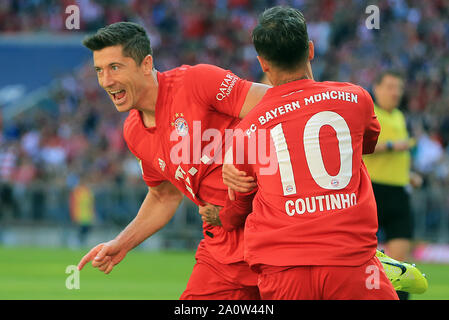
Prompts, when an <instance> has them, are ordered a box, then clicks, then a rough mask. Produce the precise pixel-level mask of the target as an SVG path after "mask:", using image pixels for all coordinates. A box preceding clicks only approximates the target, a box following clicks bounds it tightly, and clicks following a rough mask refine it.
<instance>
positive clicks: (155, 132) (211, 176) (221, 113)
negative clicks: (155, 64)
mask: <svg viewBox="0 0 449 320" xmlns="http://www.w3.org/2000/svg"><path fill="white" fill-rule="evenodd" d="M157 80H158V84H159V89H158V97H157V102H156V107H155V117H156V126H155V127H152V128H146V127H145V126H144V124H143V121H142V118H141V115H140V112H139V111H137V110H132V111H131V112H130V113H129V116H128V117H127V119H126V121H125V124H124V137H125V140H126V142H127V144H128V147H129V149H130V150H131V152H132V153H133V154H134V155H135V156H136V157H137V158H138V159H139V160H140V162H141V166H142V174H143V179H144V180H145V182H146V184H147V185H148V186H150V187H153V186H157V185H159V184H160V183H161V182H163V181H170V182H171V183H172V184H173V185H174V186H176V187H177V188H178V189H179V190H181V191H182V192H183V193H184V194H185V195H186V196H187V197H189V198H190V199H191V200H192V201H194V202H195V203H196V204H198V205H201V204H204V202H208V203H212V204H215V205H221V206H224V204H225V200H226V195H227V187H226V186H225V185H224V184H223V180H222V177H221V164H222V158H223V156H222V150H223V149H222V148H223V143H224V139H223V136H224V135H225V130H226V129H229V128H232V127H233V126H235V125H236V124H237V123H238V122H239V121H240V119H239V118H238V116H239V113H240V111H241V108H242V106H243V103H244V101H245V98H246V95H247V93H248V90H249V88H250V86H251V82H248V81H246V80H243V79H240V78H239V77H237V76H236V75H234V74H232V73H231V72H230V71H228V70H223V69H221V68H219V67H215V66H212V65H205V64H201V65H196V66H187V65H183V66H181V67H178V68H175V69H173V70H169V71H166V72H162V73H161V72H158V74H157ZM203 232H204V236H205V241H204V240H203V242H202V243H201V245H205V246H206V247H207V249H208V250H209V252H210V253H211V254H212V255H213V256H214V258H215V259H217V260H218V261H220V262H222V263H233V262H237V261H242V260H243V246H242V234H243V228H240V229H236V230H234V231H233V232H226V231H224V229H223V228H222V227H212V226H210V225H208V224H206V223H204V224H203Z"/></svg>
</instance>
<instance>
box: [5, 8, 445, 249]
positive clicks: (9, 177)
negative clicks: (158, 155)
mask: <svg viewBox="0 0 449 320" xmlns="http://www.w3.org/2000/svg"><path fill="white" fill-rule="evenodd" d="M282 3H288V4H290V5H293V6H296V7H298V8H300V9H301V10H303V12H304V14H305V16H306V18H307V21H308V27H309V33H310V36H311V38H312V40H313V41H314V42H315V47H316V55H317V57H318V58H317V59H316V63H313V68H314V72H315V78H316V79H318V80H336V81H349V82H353V83H356V84H359V85H361V86H363V87H364V88H366V89H368V90H371V86H372V83H373V81H374V78H375V76H376V75H377V73H378V72H379V71H381V70H384V69H387V68H395V69H399V70H403V71H404V73H405V75H406V88H405V90H406V91H405V96H404V99H403V101H402V104H401V110H403V111H404V112H405V114H406V117H407V121H408V124H409V129H410V132H411V134H412V136H414V137H415V138H416V140H417V146H416V148H415V150H414V152H413V167H414V170H415V171H417V172H419V173H420V174H422V175H423V177H424V185H423V187H422V188H421V189H417V190H412V191H411V192H413V193H414V196H413V197H412V198H413V210H414V212H415V216H416V230H415V236H416V238H417V239H420V240H431V241H438V242H448V241H449V222H448V219H449V209H448V208H449V206H448V205H449V197H448V194H449V192H448V191H449V108H448V107H447V106H448V105H449V59H448V56H449V54H448V53H449V42H448V41H447V39H449V22H448V21H449V5H448V2H447V1H444V0H434V1H419V0H409V1H406V0H395V1H387V0H381V1H378V6H379V8H380V12H381V15H380V29H379V30H375V29H373V30H369V29H367V28H366V27H365V19H366V17H367V14H366V13H365V8H366V6H367V5H369V4H370V3H369V2H368V1H332V0H320V1H306V0H294V1H276V0H260V1H249V0H189V1H178V0H173V1H160V0H151V1H148V0H145V1H144V0H115V1H108V2H107V5H106V1H102V0H98V1H94V0H79V1H70V0H64V1H53V0H34V1H19V0H4V1H2V2H1V4H0V61H1V62H0V63H3V64H6V65H5V67H4V68H3V67H2V75H5V74H6V76H2V77H1V79H0V93H5V92H8V93H9V95H8V97H10V99H9V100H8V99H5V97H6V96H7V95H6V94H5V95H3V94H0V110H1V111H2V112H1V113H0V194H1V199H2V201H1V202H0V220H2V221H4V223H22V222H24V221H33V222H51V223H56V224H67V223H69V221H70V218H69V201H68V196H69V193H70V190H71V189H72V188H73V187H74V186H75V185H76V182H77V181H78V179H79V176H80V175H81V174H87V175H89V176H90V177H91V180H92V181H93V189H94V192H95V196H96V212H97V220H96V221H97V224H99V225H107V224H118V225H124V224H126V223H127V222H128V221H129V220H130V219H131V218H132V217H133V216H134V214H135V213H136V212H137V209H138V208H137V207H136V206H138V204H139V203H140V200H141V198H142V197H143V196H144V195H145V185H144V184H143V182H142V180H141V177H140V168H139V167H138V165H137V162H136V161H135V159H134V158H133V157H132V155H131V153H130V152H129V151H128V150H127V148H126V145H125V143H124V141H123V138H122V122H123V120H124V116H125V115H122V114H119V113H118V112H116V110H115V109H114V107H113V105H112V103H111V102H110V101H109V99H108V98H107V97H106V95H105V93H103V92H102V90H101V89H100V88H99V86H98V84H97V82H96V75H95V73H94V70H93V68H92V62H91V61H90V59H87V60H86V52H85V51H83V50H84V49H83V48H82V46H81V45H80V44H79V39H80V36H81V35H83V34H85V33H86V32H93V31H95V30H96V29H97V28H99V27H101V26H104V25H105V24H110V23H114V22H117V21H124V20H127V21H134V22H137V23H139V24H142V25H143V26H145V28H146V30H147V31H148V34H149V35H150V39H151V42H152V46H153V50H154V52H155V55H154V57H155V64H156V67H157V68H158V69H159V70H168V69H170V68H173V67H175V66H178V65H180V64H184V63H185V64H197V63H211V64H216V65H219V66H222V67H225V68H228V69H231V70H233V71H234V72H235V73H236V74H238V75H239V76H241V77H243V78H246V79H249V80H253V81H256V80H259V79H261V77H262V74H261V72H260V70H259V69H260V68H259V65H258V63H257V60H256V59H255V56H256V54H255V51H254V49H253V48H252V44H251V39H250V32H251V30H252V28H253V27H254V26H255V23H256V17H257V15H258V14H259V13H260V12H261V10H263V9H264V8H266V7H269V6H272V5H277V4H282ZM70 4H77V5H78V6H79V8H80V13H81V28H80V30H67V29H66V28H65V24H64V17H65V13H64V9H65V8H66V6H68V5H70ZM382 30H390V32H382ZM41 34H45V35H50V36H49V37H50V38H52V39H53V40H49V42H48V43H43V42H42V41H37V40H36V39H35V37H36V36H38V35H41ZM23 35H25V36H23ZM18 36H21V37H22V36H23V42H24V43H22V44H20V45H19V44H17V41H16V42H15V44H14V45H11V41H8V39H11V38H12V39H16V38H17V37H18ZM63 38H64V39H65V38H76V39H77V41H78V44H79V46H74V45H73V43H72V44H68V43H66V44H61V39H63ZM33 39H34V40H33ZM30 43H31V44H30ZM6 48H9V49H6ZM87 56H88V57H90V55H89V53H87ZM30 57H32V59H30ZM5 61H6V62H5ZM68 62H70V63H68ZM5 70H6V73H5ZM11 86H12V87H11ZM5 88H7V89H8V90H6V89H5ZM42 88H44V91H40V95H39V98H36V97H34V98H33V99H32V102H33V103H32V104H31V105H28V104H27V106H26V108H25V107H24V105H25V104H26V103H25V101H26V97H27V93H30V92H36V90H38V89H42ZM2 96H3V98H2ZM11 97H12V98H11ZM14 98H15V99H14ZM11 105H13V106H14V108H11ZM136 199H137V200H138V201H136ZM180 210H181V211H182V212H183V214H182V215H178V216H179V217H178V216H175V219H174V220H173V221H172V222H171V223H170V225H169V227H168V229H167V231H165V232H167V234H168V235H170V236H173V234H178V235H179V234H182V232H179V230H183V232H185V234H183V237H184V238H183V239H189V240H188V241H187V242H186V243H189V245H190V244H193V245H192V246H194V242H195V241H194V240H195V239H199V238H200V237H201V231H200V220H199V216H198V215H197V214H196V212H195V210H194V208H193V207H192V206H191V204H189V203H187V204H185V205H184V206H183V207H182V208H181V209H180ZM5 221H6V222H5ZM170 226H171V227H170ZM191 226H194V227H193V229H194V231H189V230H191V229H192V227H191ZM175 227H176V228H177V229H176V228H175ZM170 228H172V229H170ZM173 228H175V229H173ZM195 228H197V229H195ZM173 230H176V232H175V231H173ZM195 230H197V231H195ZM168 238H169V237H167V239H168ZM171 239H173V238H171ZM167 241H168V240H167ZM167 243H168V242H167ZM167 245H176V244H173V243H168V244H167Z"/></svg>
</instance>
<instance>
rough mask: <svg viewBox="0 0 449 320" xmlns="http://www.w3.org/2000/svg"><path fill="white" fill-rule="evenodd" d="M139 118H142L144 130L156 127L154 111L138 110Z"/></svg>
mask: <svg viewBox="0 0 449 320" xmlns="http://www.w3.org/2000/svg"><path fill="white" fill-rule="evenodd" d="M140 116H141V117H142V122H143V125H144V126H145V127H146V128H151V127H155V126H156V116H155V112H154V111H142V110H140Z"/></svg>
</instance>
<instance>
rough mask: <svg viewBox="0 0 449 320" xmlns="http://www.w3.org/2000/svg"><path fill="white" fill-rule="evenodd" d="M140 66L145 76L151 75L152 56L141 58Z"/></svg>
mask: <svg viewBox="0 0 449 320" xmlns="http://www.w3.org/2000/svg"><path fill="white" fill-rule="evenodd" d="M141 66H142V68H143V73H144V74H145V75H149V74H151V73H152V71H153V56H151V55H150V54H149V55H147V56H146V57H145V58H143V60H142V64H141Z"/></svg>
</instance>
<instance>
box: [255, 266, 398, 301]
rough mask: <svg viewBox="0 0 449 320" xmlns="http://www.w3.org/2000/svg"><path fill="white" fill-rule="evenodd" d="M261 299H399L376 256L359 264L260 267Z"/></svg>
mask: <svg viewBox="0 0 449 320" xmlns="http://www.w3.org/2000/svg"><path fill="white" fill-rule="evenodd" d="M258 284H259V290H260V295H261V298H262V299H264V300H398V296H397V294H396V291H395V290H394V288H393V285H392V284H391V282H390V280H389V279H388V278H387V276H386V274H385V271H384V269H383V267H382V264H381V263H380V261H379V260H378V259H377V257H373V258H371V259H370V260H369V261H368V262H366V263H365V264H363V265H361V266H357V267H349V266H295V267H274V266H262V268H261V273H260V275H259V282H258Z"/></svg>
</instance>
